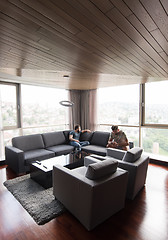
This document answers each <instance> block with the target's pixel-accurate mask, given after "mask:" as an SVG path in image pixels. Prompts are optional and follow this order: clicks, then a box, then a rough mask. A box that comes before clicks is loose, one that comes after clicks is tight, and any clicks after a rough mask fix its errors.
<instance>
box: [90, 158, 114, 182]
mask: <svg viewBox="0 0 168 240" xmlns="http://www.w3.org/2000/svg"><path fill="white" fill-rule="evenodd" d="M117 166H118V162H117V161H116V160H111V159H107V160H104V161H100V162H97V163H93V164H90V165H89V166H88V168H87V171H86V174H85V176H86V177H87V178H89V179H91V180H95V179H98V178H101V177H104V176H106V175H108V174H112V173H114V172H115V171H116V169H117Z"/></svg>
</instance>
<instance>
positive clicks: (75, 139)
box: [69, 125, 91, 153]
mask: <svg viewBox="0 0 168 240" xmlns="http://www.w3.org/2000/svg"><path fill="white" fill-rule="evenodd" d="M84 132H91V131H90V130H89V129H85V130H82V131H81V127H80V125H76V126H75V130H73V131H71V132H70V133H69V140H70V145H72V146H74V147H75V148H76V149H77V151H78V153H80V152H81V147H82V146H87V145H89V144H90V143H89V142H88V141H83V142H80V141H79V139H80V134H81V133H84Z"/></svg>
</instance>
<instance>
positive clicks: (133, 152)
mask: <svg viewBox="0 0 168 240" xmlns="http://www.w3.org/2000/svg"><path fill="white" fill-rule="evenodd" d="M142 151H143V149H142V148H139V147H135V148H131V149H129V150H128V151H127V152H126V154H125V155H124V157H123V161H124V162H132V163H133V162H135V161H136V160H138V159H139V158H140V157H141V154H142Z"/></svg>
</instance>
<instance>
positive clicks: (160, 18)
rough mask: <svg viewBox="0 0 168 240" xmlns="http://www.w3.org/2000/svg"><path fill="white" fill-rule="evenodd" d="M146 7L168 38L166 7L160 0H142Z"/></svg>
mask: <svg viewBox="0 0 168 240" xmlns="http://www.w3.org/2000/svg"><path fill="white" fill-rule="evenodd" d="M140 2H141V3H142V4H143V6H144V8H145V9H146V10H147V11H148V13H149V15H150V16H151V17H152V19H153V21H154V22H155V24H156V25H157V26H158V28H159V29H160V31H161V32H162V34H163V35H164V36H165V38H166V39H167V40H168V15H167V14H166V12H165V9H164V8H163V6H162V5H161V3H160V1H158V0H152V1H146V0H140Z"/></svg>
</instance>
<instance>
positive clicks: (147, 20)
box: [123, 0, 157, 32]
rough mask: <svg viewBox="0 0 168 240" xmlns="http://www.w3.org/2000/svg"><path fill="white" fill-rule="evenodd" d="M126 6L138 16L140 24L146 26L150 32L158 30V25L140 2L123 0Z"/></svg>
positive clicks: (137, 0)
mask: <svg viewBox="0 0 168 240" xmlns="http://www.w3.org/2000/svg"><path fill="white" fill-rule="evenodd" d="M123 1H124V2H125V4H126V5H127V6H128V7H129V8H130V9H131V11H132V12H133V13H134V14H135V15H136V17H137V18H138V19H139V21H140V22H142V24H143V25H144V26H145V28H146V29H148V31H149V32H150V31H153V30H155V29H156V28H157V25H156V24H155V22H154V21H153V19H152V18H151V17H150V15H149V14H148V12H147V11H146V9H144V7H143V6H142V4H141V2H140V1H139V0H123Z"/></svg>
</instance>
